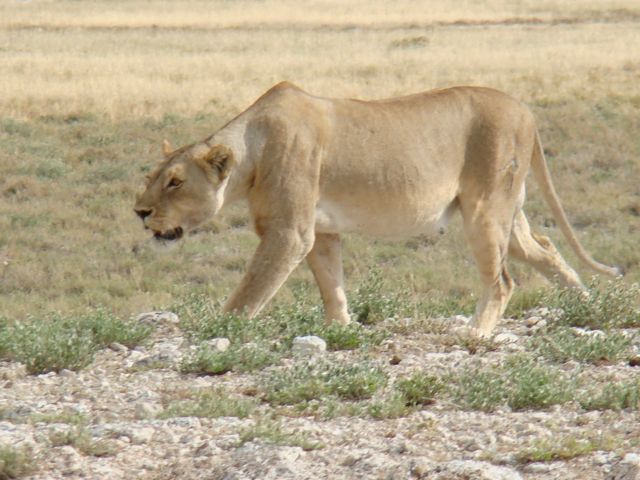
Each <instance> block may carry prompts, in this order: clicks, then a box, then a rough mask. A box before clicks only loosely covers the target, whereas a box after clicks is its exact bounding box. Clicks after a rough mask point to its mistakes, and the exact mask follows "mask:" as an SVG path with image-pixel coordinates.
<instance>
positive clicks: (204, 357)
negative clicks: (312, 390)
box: [180, 343, 282, 375]
mask: <svg viewBox="0 0 640 480" xmlns="http://www.w3.org/2000/svg"><path fill="white" fill-rule="evenodd" d="M281 358H282V354H280V353H279V352H276V351H273V350H271V349H270V348H269V347H268V346H266V345H265V344H263V343H247V344H244V345H240V346H232V347H230V348H229V349H228V350H226V351H224V352H220V351H217V350H214V349H212V348H211V347H209V346H208V345H207V344H202V345H200V346H199V347H198V348H197V350H196V351H195V352H193V353H192V354H190V355H188V356H186V357H185V358H184V360H183V361H182V363H181V364H180V371H181V372H182V373H195V374H199V375H222V374H224V373H227V372H230V371H235V372H241V373H245V372H253V371H256V370H261V369H263V368H265V367H267V366H269V365H273V364H275V363H278V362H279V361H280V359H281Z"/></svg>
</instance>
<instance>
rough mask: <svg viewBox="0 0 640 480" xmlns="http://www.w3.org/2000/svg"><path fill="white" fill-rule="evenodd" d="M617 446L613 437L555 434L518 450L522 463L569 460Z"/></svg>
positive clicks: (538, 439) (518, 458) (535, 440)
mask: <svg viewBox="0 0 640 480" xmlns="http://www.w3.org/2000/svg"><path fill="white" fill-rule="evenodd" d="M615 448H616V442H615V441H614V440H612V439H611V438H604V437H603V438H590V437H585V436H577V435H565V436H553V437H544V438H537V439H534V440H533V441H532V442H531V443H530V445H529V446H527V447H526V448H524V449H523V450H522V451H520V452H518V454H517V455H516V458H517V460H518V462H520V463H532V462H555V461H558V460H569V459H572V458H576V457H581V456H584V455H589V454H590V453H593V452H595V451H599V450H603V451H610V450H613V449H615Z"/></svg>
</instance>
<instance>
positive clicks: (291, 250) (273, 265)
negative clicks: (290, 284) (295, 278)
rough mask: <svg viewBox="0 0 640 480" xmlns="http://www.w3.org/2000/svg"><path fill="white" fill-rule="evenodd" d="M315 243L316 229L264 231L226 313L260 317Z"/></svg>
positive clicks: (227, 305)
mask: <svg viewBox="0 0 640 480" xmlns="http://www.w3.org/2000/svg"><path fill="white" fill-rule="evenodd" d="M313 241H314V238H313V229H306V230H304V231H301V230H297V229H287V230H283V231H276V230H274V231H266V232H264V233H263V235H261V241H260V245H258V248H257V250H256V252H255V253H254V254H253V258H252V259H251V263H250V264H249V269H248V270H247V273H246V274H245V276H244V278H243V279H242V281H241V282H240V285H238V287H237V288H236V290H235V291H234V292H233V294H232V295H231V297H230V298H229V300H228V301H227V303H226V305H225V306H224V311H225V312H238V313H244V314H246V315H248V316H249V317H253V316H254V315H256V314H257V313H258V312H259V311H260V310H261V309H262V308H263V307H264V306H265V305H266V304H267V302H269V300H271V298H272V297H273V296H274V295H275V293H276V292H277V291H278V289H279V288H280V287H281V286H282V284H283V283H284V282H285V280H286V279H287V277H288V276H289V275H290V274H291V272H292V271H293V269H294V268H296V266H298V264H299V263H300V262H301V261H302V260H303V259H304V258H305V257H306V255H307V254H308V253H309V251H310V250H311V247H312V246H313Z"/></svg>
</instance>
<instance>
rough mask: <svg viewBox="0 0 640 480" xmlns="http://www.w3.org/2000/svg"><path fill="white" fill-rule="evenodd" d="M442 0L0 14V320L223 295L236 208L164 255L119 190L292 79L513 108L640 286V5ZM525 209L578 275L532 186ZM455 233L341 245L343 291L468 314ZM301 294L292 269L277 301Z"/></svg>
mask: <svg viewBox="0 0 640 480" xmlns="http://www.w3.org/2000/svg"><path fill="white" fill-rule="evenodd" d="M450 5H451V2H446V1H426V2H410V1H400V2H364V1H361V0H354V1H352V2H338V1H311V2H306V3H305V4H304V5H301V3H300V2H295V1H293V0H282V1H273V2H265V1H238V2H228V1H210V2H204V1H192V0H185V1H177V2H158V1H141V0H134V1H83V2H76V1H70V0H61V1H32V2H22V1H20V2H18V1H5V2H2V3H1V4H0V316H7V317H9V318H21V317H24V316H27V315H38V314H41V313H44V312H48V311H52V310H57V311H62V312H75V311H82V310H83V309H85V308H86V307H88V306H96V305H104V306H106V307H108V308H110V309H114V310H115V311H117V312H119V313H121V314H124V315H128V314H133V313H137V312H139V311H142V310H148V309H150V308H152V307H159V306H163V305H169V304H171V303H173V302H174V301H175V300H176V298H179V297H180V296H182V295H184V294H185V293H187V292H190V291H193V290H197V291H205V292H209V293H211V295H213V296H215V297H223V296H224V295H226V294H227V293H228V292H229V290H230V288H232V287H233V286H234V285H235V284H236V283H237V282H238V281H239V279H240V276H241V275H242V271H243V269H244V266H245V265H246V262H247V260H248V259H249V257H250V255H251V253H252V250H253V248H254V246H255V245H256V239H255V237H254V236H253V234H252V233H251V232H250V231H248V229H247V228H246V223H247V216H246V212H245V210H244V209H243V208H242V207H241V206H237V207H232V208H230V209H229V210H228V211H226V212H225V213H224V214H223V215H221V216H220V218H218V219H216V220H215V221H213V222H211V223H210V224H209V225H207V226H206V227H205V228H203V229H202V232H201V233H200V234H198V235H195V236H193V237H192V238H190V239H189V241H187V242H184V243H183V244H181V245H180V246H179V247H178V248H177V249H176V250H175V251H173V252H172V253H171V254H170V255H163V256H158V255H157V254H156V253H155V252H154V251H152V250H151V249H150V248H149V247H148V245H147V243H146V242H145V237H146V235H145V232H143V231H142V229H141V226H140V225H139V222H138V221H136V219H135V218H134V215H133V213H132V211H131V206H132V203H133V198H134V195H135V193H136V192H137V191H138V190H139V188H140V186H141V183H142V179H143V177H144V173H145V171H147V170H148V169H149V168H150V167H151V166H152V165H153V163H154V162H155V161H156V160H157V159H159V157H160V145H161V141H162V139H163V138H169V139H170V140H171V141H172V142H173V143H174V144H182V143H188V142H192V141H195V140H197V139H200V138H203V137H204V136H207V135H209V134H210V133H211V132H213V131H215V130H216V129H217V128H219V127H220V126H222V125H223V124H224V123H225V122H226V121H228V120H229V119H230V118H232V117H233V116H234V115H235V114H237V113H239V112H240V111H241V110H243V109H244V108H246V107H247V106H248V105H249V104H250V103H251V102H252V101H253V100H254V99H255V98H256V97H258V96H259V95H260V94H261V93H262V92H263V91H264V90H266V89H267V88H268V87H269V86H271V85H272V84H274V83H276V82H278V81H280V80H284V79H287V80H290V81H293V82H295V83H297V84H299V85H300V86H301V87H303V88H305V89H307V90H308V91H310V92H313V93H316V94H319V95H325V96H336V97H343V96H350V97H358V98H380V97H388V96H394V95H401V94H407V93H412V92H416V91H420V90H426V89H430V88H437V87H443V86H448V85H454V84H475V85H485V86H491V87H495V88H499V89H502V90H505V91H507V92H509V93H511V94H513V95H514V96H516V97H517V98H519V99H521V100H523V101H524V102H526V103H528V104H529V105H530V106H531V108H532V109H533V110H534V112H535V113H536V115H537V118H538V122H539V126H540V129H541V132H542V137H543V142H544V144H545V146H546V149H547V152H548V157H549V161H550V166H551V169H552V173H553V177H554V180H555V183H556V185H557V187H558V189H559V191H560V193H561V196H562V199H563V203H564V205H565V208H566V209H567V211H568V212H569V216H570V218H571V219H572V221H573V224H574V225H575V227H576V229H577V231H578V235H579V237H580V238H581V240H582V242H583V243H584V244H585V246H586V247H587V248H588V250H589V251H591V252H592V253H593V254H594V256H595V257H596V258H598V259H599V260H601V261H604V262H606V263H610V264H617V265H622V266H624V267H625V268H627V270H628V272H629V273H628V278H629V279H630V280H631V281H633V280H638V279H639V278H640V274H639V273H638V264H639V262H640V252H639V251H638V248H637V243H638V238H639V232H640V187H638V178H640V175H639V173H640V171H639V170H640V168H639V167H640V134H639V132H640V87H639V85H640V57H639V56H638V52H639V51H640V35H639V34H638V32H639V31H640V6H638V3H637V2H635V1H633V0H616V1H592V0H586V1H579V2H570V1H524V2H517V3H516V2H511V1H498V0H487V1H485V2H471V1H469V2H457V3H456V6H455V7H453V8H452V7H451V6H450ZM530 185H533V183H530ZM525 210H526V211H527V212H528V214H529V216H530V218H531V221H532V224H533V226H534V229H535V230H537V231H539V232H542V233H544V234H547V235H549V236H551V237H552V238H554V239H555V240H556V243H557V245H558V246H559V247H560V249H561V250H562V251H563V253H565V254H566V256H567V258H569V260H570V262H571V263H572V264H573V265H574V266H579V265H578V263H577V261H576V260H575V258H574V257H573V256H572V254H571V253H570V252H568V251H567V248H566V244H565V243H564V241H563V239H562V237H561V235H560V234H559V232H558V231H557V229H556V228H555V227H554V224H553V221H552V220H551V216H550V212H549V210H548V209H547V207H546V205H544V203H542V202H541V200H540V198H539V196H538V195H537V193H536V189H535V188H530V189H529V200H528V203H527V205H526V207H525ZM457 223H458V222H454V225H453V226H452V228H451V230H453V232H451V233H450V234H449V235H447V236H445V237H444V238H442V239H440V240H439V241H438V242H437V244H436V245H435V246H434V245H432V244H431V242H430V241H426V240H424V239H419V238H418V239H410V240H407V241H403V242H397V243H390V242H383V241H371V240H369V239H365V238H361V237H358V236H347V237H346V238H345V250H346V251H345V269H346V274H347V281H348V284H349V285H350V287H351V288H354V287H355V286H357V285H358V284H359V282H360V281H361V280H362V279H363V278H364V277H366V276H367V272H368V271H369V269H370V267H371V266H372V265H377V266H378V267H379V268H380V270H381V271H382V273H383V276H384V277H385V279H386V280H387V282H388V284H389V285H391V286H393V288H397V289H398V290H400V289H405V290H408V291H409V292H411V294H412V295H414V296H415V297H416V298H424V297H443V298H445V297H457V298H459V299H461V300H462V301H463V302H465V301H467V300H472V298H473V295H474V294H475V293H477V277H476V272H475V267H474V265H473V262H472V259H471V257H470V254H469V252H468V250H467V249H466V247H465V245H464V240H463V239H462V237H461V235H460V234H459V233H460V232H459V227H458V225H457ZM511 270H512V272H513V273H514V276H515V277H516V278H517V280H518V281H519V282H520V283H521V290H522V291H525V292H526V291H528V290H529V291H530V290H531V289H534V288H536V287H538V286H539V285H542V284H543V283H544V282H542V281H541V279H540V277H538V276H537V275H536V274H534V273H533V272H531V271H530V270H529V269H527V268H521V267H518V266H517V265H514V266H513V267H512V269H511ZM580 271H581V272H582V274H583V276H585V277H588V276H589V275H590V272H588V271H585V270H580ZM310 281H311V275H310V273H309V272H308V269H307V268H306V266H303V267H301V268H299V269H298V270H297V271H296V272H295V274H294V275H293V276H292V279H291V280H290V281H289V282H288V283H287V286H286V288H285V289H284V291H283V292H282V293H281V294H279V298H286V297H287V296H288V295H290V290H291V288H292V287H294V286H295V285H296V284H299V283H308V282H310Z"/></svg>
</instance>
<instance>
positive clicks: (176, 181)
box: [167, 178, 184, 188]
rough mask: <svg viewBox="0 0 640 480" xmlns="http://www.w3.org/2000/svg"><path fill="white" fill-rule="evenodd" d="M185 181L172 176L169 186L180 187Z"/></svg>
mask: <svg viewBox="0 0 640 480" xmlns="http://www.w3.org/2000/svg"><path fill="white" fill-rule="evenodd" d="M183 183H184V182H183V181H182V180H180V179H179V178H172V179H171V180H169V183H168V184H167V188H178V187H179V186H181V185H182V184H183Z"/></svg>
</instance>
